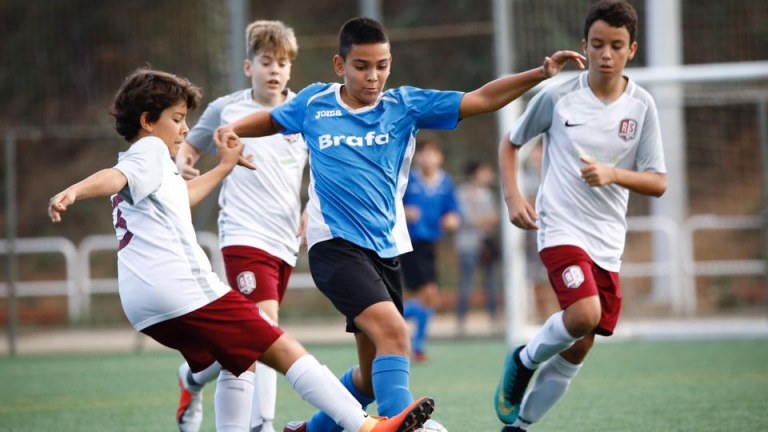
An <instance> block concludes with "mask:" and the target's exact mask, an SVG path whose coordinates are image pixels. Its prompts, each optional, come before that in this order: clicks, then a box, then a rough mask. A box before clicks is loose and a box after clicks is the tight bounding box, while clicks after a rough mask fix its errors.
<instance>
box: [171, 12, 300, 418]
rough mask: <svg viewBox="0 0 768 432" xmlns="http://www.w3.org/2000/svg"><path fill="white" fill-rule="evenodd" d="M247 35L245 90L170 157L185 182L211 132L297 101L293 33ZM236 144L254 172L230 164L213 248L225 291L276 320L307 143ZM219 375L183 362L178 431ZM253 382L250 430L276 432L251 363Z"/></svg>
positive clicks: (261, 379) (271, 30)
mask: <svg viewBox="0 0 768 432" xmlns="http://www.w3.org/2000/svg"><path fill="white" fill-rule="evenodd" d="M245 37H246V53H245V54H246V58H245V63H244V72H245V75H246V76H247V77H248V78H249V79H250V81H251V87H250V88H248V89H244V90H239V91H236V92H234V93H231V94H229V95H226V96H222V97H220V98H218V99H216V100H215V101H213V102H211V103H210V104H209V105H208V107H207V108H206V109H205V112H204V113H203V115H202V116H201V117H200V120H199V121H198V122H197V124H196V125H195V127H193V128H192V130H191V131H190V132H189V135H188V136H187V139H186V141H185V142H184V144H182V146H181V149H180V150H179V154H178V156H177V157H176V164H177V166H178V168H179V171H180V172H181V175H182V176H184V178H185V179H188V180H189V179H193V178H196V177H197V176H198V175H199V174H200V172H199V171H198V170H197V169H195V168H194V165H195V163H196V162H197V161H198V159H199V158H200V156H201V155H202V154H203V153H213V152H215V147H214V145H213V135H214V131H215V130H216V128H218V127H219V126H221V125H223V124H227V123H231V122H234V121H235V120H239V119H240V118H242V117H244V116H247V115H248V114H252V113H254V112H258V111H269V110H271V109H273V108H274V107H276V106H278V105H281V104H283V103H285V102H286V101H289V100H291V99H292V98H293V97H295V96H296V95H295V94H294V93H293V92H291V91H290V90H289V89H288V87H287V85H288V81H289V80H290V79H291V63H292V61H293V60H294V59H295V58H296V55H297V52H298V45H297V42H296V36H295V35H294V32H293V29H291V28H289V27H286V26H285V25H284V24H283V23H282V22H280V21H255V22H252V23H251V24H249V25H248V27H247V28H246V31H245ZM242 141H243V143H244V145H245V149H244V150H243V154H244V155H246V157H247V158H248V160H249V161H250V162H251V163H252V164H253V165H254V166H255V168H256V169H255V170H249V169H246V168H244V167H235V169H234V170H233V171H232V174H231V175H230V176H229V177H227V178H226V179H225V180H224V182H223V184H222V187H221V192H220V193H219V206H220V207H221V210H220V212H219V247H220V248H221V253H222V255H223V256H224V265H225V268H226V273H227V280H228V282H229V286H231V287H232V288H233V289H236V290H238V291H239V292H240V293H241V294H242V295H244V296H246V297H247V298H248V299H250V300H251V301H253V302H254V303H255V304H256V306H257V307H258V308H259V309H260V310H261V311H263V312H264V313H265V314H266V315H267V316H268V317H269V318H270V319H271V320H272V321H273V322H277V321H278V310H279V308H280V303H281V302H282V300H283V297H284V296H285V290H286V288H287V286H288V279H289V278H290V276H291V272H292V271H293V267H294V266H295V265H296V260H297V257H298V254H299V245H300V241H301V239H300V236H302V235H303V231H304V224H302V223H301V216H300V213H301V197H300V188H301V178H302V175H303V173H304V167H305V166H306V164H307V158H308V152H307V145H306V143H305V142H304V139H303V138H302V137H301V135H300V134H290V135H284V134H275V135H271V136H267V137H262V138H243V140H242ZM232 325H237V323H233V324H232ZM220 371H221V365H219V364H218V363H214V364H212V365H210V367H208V368H206V369H205V370H203V371H201V372H197V373H192V372H190V370H189V365H188V364H186V363H184V364H182V365H181V367H180V368H179V382H180V385H181V398H180V400H179V407H178V410H177V413H176V419H177V421H178V425H179V430H180V431H182V432H197V431H198V430H199V429H200V424H201V422H202V420H203V404H202V401H203V387H204V386H205V384H206V383H208V382H210V381H213V380H214V379H216V377H218V376H219V373H220ZM255 383H256V391H255V392H254V396H253V404H252V409H251V427H252V432H274V430H275V429H274V426H273V420H274V418H275V404H276V398H277V374H276V373H275V371H274V370H272V369H271V368H269V367H267V366H265V365H263V364H261V363H257V365H256V373H255Z"/></svg>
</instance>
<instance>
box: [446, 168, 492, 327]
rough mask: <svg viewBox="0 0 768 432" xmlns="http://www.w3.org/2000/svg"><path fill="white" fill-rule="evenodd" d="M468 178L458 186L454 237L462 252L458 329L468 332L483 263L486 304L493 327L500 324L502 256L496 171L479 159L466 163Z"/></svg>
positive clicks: (459, 254)
mask: <svg viewBox="0 0 768 432" xmlns="http://www.w3.org/2000/svg"><path fill="white" fill-rule="evenodd" d="M464 174H465V175H466V178H467V182H466V183H464V184H462V185H461V186H459V188H458V191H457V196H458V200H459V208H460V209H461V216H462V218H461V226H460V228H459V230H458V231H457V232H456V236H455V238H454V240H455V245H456V252H457V254H458V256H459V271H460V278H459V299H458V304H457V306H456V320H457V331H458V334H459V335H464V334H465V330H466V328H465V324H466V322H465V321H466V317H467V311H468V309H469V303H470V302H469V294H470V292H471V290H472V284H473V282H474V276H475V271H476V270H477V268H478V265H479V266H480V269H481V273H482V274H483V279H484V287H485V304H486V309H487V310H488V316H489V318H490V319H491V322H492V325H493V328H494V329H496V326H497V324H498V323H497V312H496V281H497V279H496V269H497V263H498V260H499V244H498V240H497V230H496V228H497V227H498V224H499V207H498V204H497V201H498V196H497V195H496V193H495V192H494V191H493V189H492V185H493V182H494V180H495V179H496V173H495V172H494V170H493V168H492V167H491V165H490V164H488V163H486V162H480V161H470V162H469V163H467V165H466V167H465V169H464Z"/></svg>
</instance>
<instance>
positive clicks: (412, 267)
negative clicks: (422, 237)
mask: <svg viewBox="0 0 768 432" xmlns="http://www.w3.org/2000/svg"><path fill="white" fill-rule="evenodd" d="M400 263H401V264H402V267H403V276H404V277H405V286H406V288H408V289H409V290H411V291H415V290H417V289H419V288H420V287H422V286H424V285H426V284H428V283H432V282H435V281H437V277H436V276H435V242H431V241H415V242H413V252H408V253H407V254H403V255H401V256H400Z"/></svg>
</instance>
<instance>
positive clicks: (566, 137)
mask: <svg viewBox="0 0 768 432" xmlns="http://www.w3.org/2000/svg"><path fill="white" fill-rule="evenodd" d="M587 76H588V72H584V73H582V74H580V75H579V76H578V77H575V78H573V79H571V80H568V81H566V82H565V83H563V84H559V85H555V86H550V87H548V88H546V89H544V90H543V91H542V92H541V93H539V94H538V95H536V97H534V98H533V100H531V102H530V103H529V104H528V108H527V109H526V111H525V113H524V114H523V116H522V117H520V119H519V120H518V121H517V122H516V123H515V125H514V126H513V127H512V129H511V131H510V134H509V136H510V141H511V142H512V143H514V144H517V145H522V144H525V143H526V142H528V141H530V140H531V139H532V138H534V137H535V136H537V135H539V134H542V133H543V134H544V161H543V166H542V179H541V186H540V187H539V192H538V195H537V197H536V211H537V212H538V214H539V216H540V217H541V220H540V221H539V228H540V229H539V232H538V245H539V250H540V251H541V250H542V249H545V248H548V247H552V246H559V245H574V246H578V247H580V248H582V249H584V250H585V251H586V252H587V253H588V254H589V256H590V257H591V258H592V260H594V262H595V263H597V265H599V266H600V267H602V268H604V269H606V270H608V271H613V272H618V271H619V268H620V266H621V255H622V253H623V252H624V241H625V237H626V231H627V222H626V213H627V202H628V200H629V190H628V189H626V188H624V187H621V186H619V185H616V184H611V185H608V186H603V187H590V186H589V185H588V184H587V183H586V182H585V181H584V180H583V179H582V178H581V171H580V170H581V168H582V167H583V166H584V163H583V162H581V161H580V160H579V157H581V156H587V157H589V158H591V159H593V160H595V161H597V162H599V163H601V164H604V165H607V166H612V167H619V168H624V169H628V170H635V171H651V172H657V173H665V172H666V168H665V165H664V154H663V151H662V144H661V132H660V129H659V120H658V116H657V113H656V105H655V104H654V102H653V99H652V98H651V96H650V95H649V94H648V92H646V91H645V90H644V89H642V88H641V87H640V86H638V85H637V84H635V83H634V82H633V81H631V80H630V81H629V82H628V83H627V88H626V90H625V91H624V93H623V94H622V95H621V97H619V99H617V100H616V101H614V102H611V103H607V102H604V101H601V100H599V99H598V98H597V97H596V96H595V94H594V93H592V90H591V89H590V88H589V85H588V83H587Z"/></svg>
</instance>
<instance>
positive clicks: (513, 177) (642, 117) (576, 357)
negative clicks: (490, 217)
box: [494, 0, 667, 432]
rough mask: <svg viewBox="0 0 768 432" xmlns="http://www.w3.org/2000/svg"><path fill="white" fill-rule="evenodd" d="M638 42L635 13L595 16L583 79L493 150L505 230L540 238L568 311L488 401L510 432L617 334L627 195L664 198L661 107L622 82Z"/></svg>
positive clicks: (516, 360)
mask: <svg viewBox="0 0 768 432" xmlns="http://www.w3.org/2000/svg"><path fill="white" fill-rule="evenodd" d="M636 37H637V14H636V12H635V10H634V9H633V8H632V6H630V5H629V4H628V3H626V2H624V1H606V0H604V1H600V2H598V3H596V4H594V5H593V6H592V8H591V9H590V10H589V13H588V14H587V19H586V23H585V26H584V40H583V41H582V46H583V48H584V52H585V53H586V54H587V58H588V59H589V70H588V72H585V73H582V74H580V75H579V76H578V77H576V78H573V79H571V80H569V81H566V82H564V83H563V84H559V85H557V86H552V87H549V88H546V89H544V90H543V91H542V92H541V93H540V94H538V95H536V97H535V98H534V99H533V100H531V102H530V103H529V104H528V108H527V109H526V111H525V113H524V114H523V116H522V117H521V118H520V119H519V120H518V121H517V122H516V123H515V125H514V126H513V127H512V130H511V131H510V132H509V134H508V135H507V136H506V137H505V138H504V139H502V141H501V143H500V144H499V159H500V165H501V172H502V175H503V182H502V183H503V185H504V190H505V198H506V201H507V207H508V209H509V217H510V220H511V221H512V223H513V224H514V225H515V226H517V227H518V228H521V229H534V230H538V234H539V236H538V243H539V254H540V256H541V260H542V262H543V263H544V265H545V267H546V268H547V272H548V273H549V280H550V282H551V284H552V287H553V288H554V290H555V294H556V295H557V298H558V301H559V302H560V307H561V308H562V309H563V311H561V312H558V313H556V314H554V315H552V316H551V317H550V318H549V319H548V320H547V322H546V323H545V324H544V327H543V328H542V329H541V330H539V332H538V333H537V334H536V335H535V336H534V337H533V339H532V340H531V341H530V342H529V343H528V345H526V346H518V347H515V348H513V349H512V350H511V351H510V353H509V354H508V355H507V359H506V361H505V366H504V373H503V374H502V377H501V380H500V382H499V386H498V388H497V392H496V395H495V396H494V401H495V405H496V411H497V414H498V416H499V419H501V421H502V422H504V423H506V424H507V426H505V428H504V431H506V432H511V431H523V430H527V429H528V427H529V426H530V425H531V424H533V423H536V422H538V421H540V420H541V419H542V418H543V417H544V415H545V414H546V413H547V412H548V411H549V410H550V409H551V408H552V407H553V406H554V405H555V404H556V403H557V401H558V400H560V398H561V397H562V396H563V395H564V394H565V391H566V389H567V388H568V385H569V384H570V382H571V381H572V380H573V378H574V377H575V376H576V374H577V373H578V371H579V369H580V368H581V364H582V362H583V361H584V359H585V357H586V356H587V353H588V352H589V350H590V349H591V348H592V344H593V343H594V339H595V335H602V336H610V335H611V334H613V332H614V329H615V327H616V323H617V321H618V318H619V312H620V309H621V288H620V286H619V273H618V272H619V268H620V266H621V255H622V253H623V252H624V241H625V237H626V230H627V228H626V213H627V201H628V198H629V191H630V190H631V191H634V192H637V193H640V194H643V195H650V196H655V197H658V196H661V195H662V194H663V193H664V191H665V190H666V185H667V179H666V174H665V172H666V168H665V165H664V154H663V151H662V145H661V134H660V130H659V120H658V118H657V113H656V106H655V104H654V102H653V99H652V98H651V96H650V94H648V92H646V91H645V90H643V89H642V88H640V87H639V86H638V85H637V84H636V83H635V82H634V81H632V80H630V79H629V78H627V77H625V76H624V75H623V72H624V66H625V65H626V63H627V61H629V60H631V59H632V57H634V55H635V52H636V51H637V42H636ZM539 134H543V136H544V149H545V150H544V151H545V154H544V163H543V168H542V184H541V186H540V188H539V193H538V196H537V198H536V208H537V210H538V214H537V212H536V211H535V210H534V209H533V208H532V207H531V206H530V204H528V202H527V201H526V199H525V198H524V197H523V195H522V194H521V193H520V191H519V190H518V187H517V153H518V149H519V147H520V146H521V145H523V144H525V143H526V142H528V141H530V140H531V139H532V138H534V137H535V136H537V135H539ZM539 215H541V216H540V217H539ZM537 220H538V221H539V223H538V224H537V223H536V221H537ZM537 369H538V370H539V373H538V375H537V378H536V381H535V383H534V385H533V387H532V388H531V390H530V391H529V392H528V393H527V394H526V388H527V387H528V383H529V381H530V379H531V377H532V376H533V374H534V371H535V370H537Z"/></svg>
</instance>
